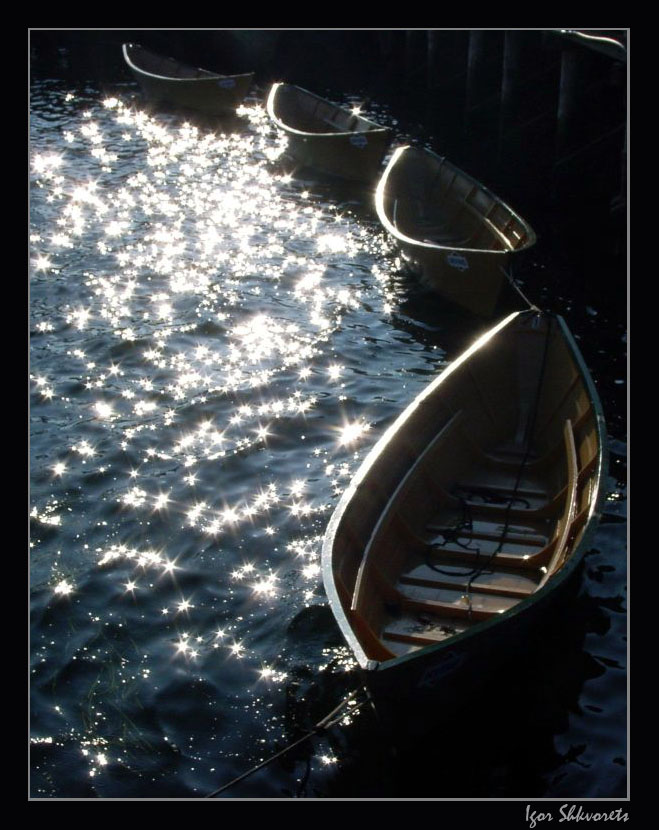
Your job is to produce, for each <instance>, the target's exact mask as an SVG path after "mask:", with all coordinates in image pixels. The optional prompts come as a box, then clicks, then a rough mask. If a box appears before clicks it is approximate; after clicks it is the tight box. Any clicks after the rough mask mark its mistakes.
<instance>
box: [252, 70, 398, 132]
mask: <svg viewBox="0 0 659 830" xmlns="http://www.w3.org/2000/svg"><path fill="white" fill-rule="evenodd" d="M280 87H284V88H287V89H292V90H299V91H300V92H303V93H304V94H305V95H308V96H309V97H311V98H315V99H316V100H318V101H322V102H323V103H325V104H329V105H330V106H332V107H335V108H336V109H339V110H343V111H344V112H350V110H348V109H347V108H346V107H342V106H340V105H339V104H334V103H332V101H328V100H327V99H326V98H322V97H321V96H320V95H316V94H315V93H314V92H310V91H309V90H308V89H303V88H302V87H301V86H296V85H295V84H287V83H285V82H284V81H276V82H275V83H274V84H273V85H272V86H271V88H270V92H269V93H268V97H267V99H266V105H265V108H266V112H267V113H268V115H269V116H270V118H271V119H272V120H273V121H274V123H275V124H276V125H277V126H278V127H279V128H280V129H282V130H284V132H286V133H290V134H291V135H296V136H303V137H304V138H346V137H352V136H355V135H364V136H367V135H383V134H387V133H390V132H391V129H390V128H389V127H383V126H382V125H381V124H378V123H377V122H376V121H371V119H370V118H366V117H365V116H363V115H358V116H357V118H358V119H360V120H361V121H362V122H363V123H366V124H369V125H371V126H372V127H373V129H368V130H363V131H357V130H345V131H344V130H341V131H338V132H337V131H336V130H335V131H333V132H326V133H310V132H306V131H305V130H298V129H297V128H296V127H291V126H290V124H287V123H286V122H285V121H282V120H281V118H280V117H279V116H278V115H277V114H276V113H275V110H274V106H275V98H276V95H277V91H278V90H279V88H280ZM353 114H354V113H353Z"/></svg>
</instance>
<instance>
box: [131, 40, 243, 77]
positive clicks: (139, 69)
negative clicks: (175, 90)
mask: <svg viewBox="0 0 659 830" xmlns="http://www.w3.org/2000/svg"><path fill="white" fill-rule="evenodd" d="M131 46H135V47H137V48H139V49H141V50H142V51H144V52H147V53H149V54H153V55H155V56H156V57H161V56H160V55H156V53H155V52H149V50H148V49H145V48H144V47H143V46H140V45H139V44H137V43H123V44H122V46H121V48H122V51H123V54H124V60H125V61H126V63H127V64H128V66H129V67H130V68H131V69H132V70H133V71H135V72H138V73H139V74H140V75H144V76H145V77H147V78H156V79H157V80H159V81H167V82H168V83H182V84H203V83H204V82H208V84H209V85H210V83H211V82H213V83H214V82H216V81H218V80H220V81H222V80H227V79H229V78H231V79H234V80H238V79H242V78H251V77H254V73H253V72H244V73H242V74H239V75H220V74H219V73H216V72H211V71H210V70H208V69H202V68H201V67H193V66H191V65H190V64H187V63H184V62H183V61H178V60H176V58H169V60H172V61H174V62H175V63H178V64H179V66H185V67H186V68H188V69H195V70H196V71H198V72H203V73H204V74H203V75H202V76H200V77H197V78H176V77H174V76H173V75H156V73H155V72H149V71H148V70H146V69H143V68H142V67H141V66H138V65H137V64H136V63H134V61H133V60H132V59H131V57H130V56H129V54H128V51H127V47H131Z"/></svg>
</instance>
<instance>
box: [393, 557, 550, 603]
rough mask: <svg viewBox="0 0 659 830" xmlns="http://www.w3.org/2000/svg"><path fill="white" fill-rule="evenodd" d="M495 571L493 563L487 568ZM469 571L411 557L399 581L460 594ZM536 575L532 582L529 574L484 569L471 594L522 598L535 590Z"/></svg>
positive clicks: (456, 566)
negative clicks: (454, 591) (456, 591)
mask: <svg viewBox="0 0 659 830" xmlns="http://www.w3.org/2000/svg"><path fill="white" fill-rule="evenodd" d="M494 567H496V561H495V563H493V564H492V565H491V568H494ZM472 576H473V570H472V569H469V568H465V567H464V566H462V567H461V566H460V565H456V564H455V563H453V564H451V563H443V562H440V561H439V560H435V559H434V558H433V560H432V561H431V562H430V561H429V562H425V561H423V560H422V558H421V557H420V556H414V557H411V558H410V560H409V561H408V562H407V564H406V567H405V569H404V570H403V572H402V573H401V575H400V581H401V582H402V583H404V584H408V585H426V586H428V587H438V588H454V589H456V590H464V589H465V588H466V587H467V583H468V581H469V579H470V577H472ZM539 580H540V574H539V573H538V577H537V578H534V577H533V576H532V575H531V574H530V573H528V572H527V573H519V572H515V571H513V570H510V569H497V570H491V569H490V568H488V569H487V570H486V571H484V572H483V573H481V574H478V576H477V577H476V578H475V579H474V580H473V581H472V583H471V589H472V591H476V592H480V593H490V594H501V595H502V596H513V597H519V598H524V597H527V596H529V595H530V594H532V593H534V591H535V590H536V589H537V587H538V582H539Z"/></svg>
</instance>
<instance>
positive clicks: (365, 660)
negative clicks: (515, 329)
mask: <svg viewBox="0 0 659 830" xmlns="http://www.w3.org/2000/svg"><path fill="white" fill-rule="evenodd" d="M538 313H540V314H545V313H547V312H538V311H537V310H529V311H516V312H513V313H512V314H510V315H508V317H505V318H504V319H503V320H501V321H500V322H499V323H498V324H497V325H496V326H494V327H493V328H491V329H489V330H488V331H487V332H485V333H484V334H482V335H481V336H480V337H479V338H477V340H475V341H474V343H472V345H471V346H469V347H468V348H467V349H466V350H465V351H464V352H463V353H462V354H461V355H459V356H458V357H457V358H456V359H455V360H454V361H453V362H452V363H451V364H449V366H447V367H446V368H445V369H444V370H443V371H442V372H441V373H440V374H439V375H438V377H437V378H435V380H433V381H432V382H431V383H430V384H428V385H427V386H426V387H425V388H424V389H423V390H422V391H421V392H420V393H419V395H417V396H416V398H414V400H413V401H412V402H411V403H410V404H408V406H407V407H406V408H405V409H404V410H403V412H402V413H401V414H400V415H399V416H398V417H397V418H396V420H395V421H394V422H393V424H391V426H390V427H389V428H388V429H387V430H386V431H385V433H384V434H383V435H382V437H381V438H380V439H378V441H377V442H376V444H375V445H374V446H373V447H372V449H371V450H370V451H369V452H368V454H367V455H366V457H365V459H364V460H363V462H362V463H361V465H360V467H359V469H358V470H357V472H356V473H355V475H354V477H353V479H352V480H351V482H350V484H349V485H348V487H347V488H346V490H345V491H344V493H343V494H342V496H341V499H340V500H339V502H338V504H337V506H336V508H335V510H334V512H333V514H332V516H331V518H330V521H329V523H328V526H327V530H326V533H325V537H324V540H323V546H322V552H321V570H322V575H323V584H324V586H325V592H326V594H327V597H328V600H329V603H330V607H331V609H332V611H333V613H334V617H335V619H336V621H337V623H338V625H339V628H340V630H341V632H342V634H343V636H344V638H345V639H346V641H347V643H348V645H349V647H350V649H351V651H352V653H353V655H354V657H355V658H356V659H357V662H358V664H359V666H360V668H361V669H362V670H364V671H366V672H368V673H370V672H374V671H378V672H382V671H388V670H390V669H395V668H397V667H399V666H401V665H403V664H404V663H407V662H408V661H410V660H417V659H418V658H419V656H420V654H421V653H423V655H424V657H426V656H432V655H435V654H437V653H438V652H441V651H450V650H451V649H453V648H455V646H456V645H459V644H461V643H462V642H464V641H468V640H469V638H471V637H474V636H478V635H480V634H481V633H483V632H485V631H488V630H489V629H490V628H491V627H492V626H493V625H498V624H500V623H501V622H502V621H503V620H510V619H513V618H515V617H516V616H517V615H519V614H521V613H524V612H525V611H526V610H528V609H529V608H531V607H532V606H534V605H536V604H537V603H539V602H541V601H542V599H543V598H545V597H548V596H549V595H550V594H552V593H554V592H555V591H557V590H558V589H559V588H560V586H561V585H562V584H564V583H565V582H566V581H567V580H568V579H569V578H570V577H571V575H572V574H573V573H574V571H575V570H576V569H577V568H578V567H579V566H580V564H581V562H582V560H583V557H584V555H585V551H586V550H587V548H588V547H589V546H590V545H591V541H592V539H593V536H594V534H595V532H596V529H597V522H596V521H595V519H596V518H597V517H598V516H599V515H600V514H601V510H602V503H603V500H604V488H603V486H602V482H603V475H604V470H605V469H606V466H607V464H608V446H607V439H606V430H605V420H604V411H603V408H602V404H601V401H600V398H599V395H598V393H597V390H596V388H595V384H594V382H593V379H592V377H591V375H590V372H589V371H588V368H587V366H586V364H585V361H584V359H583V356H582V354H581V352H580V350H579V348H578V346H577V344H576V341H575V340H574V337H573V336H572V334H571V332H570V330H569V329H568V327H567V325H566V323H565V321H564V320H563V318H562V317H561V316H560V315H557V314H552V315H551V316H552V317H553V318H554V319H555V320H557V321H558V323H559V325H560V327H561V331H562V334H563V337H564V339H565V342H566V343H567V345H568V346H569V349H570V353H571V355H572V357H573V359H574V360H575V364H576V367H577V368H578V370H579V373H580V376H581V378H582V380H583V382H584V384H585V386H586V388H587V392H588V397H589V400H590V401H591V403H592V405H593V416H594V424H595V428H596V431H597V438H598V446H599V451H598V465H597V469H596V470H595V471H594V472H593V476H594V482H595V484H594V489H595V494H594V496H593V497H592V498H591V505H590V511H589V514H588V517H587V519H586V522H585V526H584V531H583V533H582V536H581V538H580V540H579V543H578V545H577V546H576V548H575V549H574V550H573V551H572V553H571V554H570V557H569V558H568V559H567V561H566V562H565V563H564V565H563V566H562V567H561V569H560V570H559V571H558V572H557V573H555V574H554V575H553V576H552V578H551V579H549V580H548V581H547V582H546V583H545V584H544V585H543V586H542V587H540V588H538V590H536V591H534V592H533V593H532V594H530V595H529V596H528V597H526V598H525V599H523V600H521V601H520V602H518V603H517V604H515V605H514V606H513V607H512V608H509V609H508V610H506V611H504V612H503V613H501V614H497V615H494V616H493V617H491V618H489V619H487V620H483V621H480V622H478V623H475V624H474V625H473V626H471V627H470V628H468V629H467V630H465V631H462V632H459V633H457V634H455V635H453V636H451V637H449V638H447V639H446V640H444V641H442V642H438V643H435V644H433V645H427V646H424V647H423V648H421V649H418V650H415V651H411V652H408V653H407V654H403V655H399V656H397V657H392V658H389V659H387V660H373V659H372V658H370V657H368V655H367V654H366V652H365V651H364V649H363V647H362V644H361V643H360V641H359V639H358V638H357V636H356V635H355V633H354V631H353V628H352V626H351V624H350V621H349V618H348V615H347V614H346V612H345V610H344V608H343V604H342V602H341V599H340V597H339V594H338V591H337V588H336V583H335V578H334V561H333V560H334V558H333V548H334V540H335V537H336V533H337V530H338V528H339V525H340V523H341V520H342V519H343V516H344V514H345V512H346V509H347V508H348V505H349V504H350V503H351V502H352V501H353V499H354V498H355V497H356V496H357V494H358V492H359V489H360V487H362V486H363V485H364V483H365V479H366V476H367V474H368V472H369V470H370V469H371V467H372V466H373V465H374V464H375V462H376V461H377V460H378V459H379V457H380V456H381V455H382V453H383V452H384V451H385V449H386V448H387V447H388V446H389V444H390V442H391V441H392V440H393V438H394V436H395V435H396V434H397V433H398V432H399V431H400V430H401V428H402V427H403V426H404V424H405V422H406V421H407V420H409V418H410V417H411V416H412V414H413V413H414V412H415V411H416V410H417V409H418V407H419V406H420V405H421V404H422V403H423V402H424V401H425V400H426V399H427V398H428V397H429V396H430V395H432V394H433V393H434V392H435V391H436V390H437V389H438V388H439V387H440V386H441V385H442V384H443V383H444V382H445V380H446V379H447V378H448V377H450V375H451V374H453V372H454V371H455V370H456V369H457V368H458V367H459V366H460V365H462V364H463V363H464V362H466V361H467V360H468V359H469V358H470V357H471V356H472V355H473V354H474V353H475V352H477V351H478V350H479V349H481V348H482V347H483V346H485V345H486V344H487V343H488V342H489V341H490V340H491V339H492V338H493V337H494V336H495V335H496V334H498V333H499V332H500V331H501V330H502V329H504V328H506V327H507V326H508V325H510V324H511V323H512V322H513V321H514V320H515V319H517V318H518V317H519V316H520V315H527V314H538Z"/></svg>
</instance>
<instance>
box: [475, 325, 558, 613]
mask: <svg viewBox="0 0 659 830" xmlns="http://www.w3.org/2000/svg"><path fill="white" fill-rule="evenodd" d="M539 313H540V314H542V313H543V312H539ZM551 322H552V318H551V316H550V317H549V323H548V325H547V332H546V334H545V342H544V347H543V351H542V363H541V365H540V374H539V376H538V385H537V388H536V392H535V399H534V402H533V411H532V413H531V418H530V419H529V425H528V428H527V432H526V449H525V451H524V457H523V458H522V461H521V463H520V465H519V469H518V470H517V477H516V479H515V486H514V487H513V492H512V494H511V496H510V498H509V499H508V504H507V505H506V515H505V521H504V525H503V531H502V533H501V538H500V540H499V544H498V545H497V547H496V548H495V549H494V551H493V552H492V553H491V554H490V555H489V557H488V558H487V561H486V562H485V563H484V564H483V565H482V567H481V568H480V569H479V570H478V573H476V574H474V575H473V576H470V577H469V579H468V581H467V587H466V589H465V592H466V594H467V596H468V595H469V591H470V589H471V583H472V582H473V581H474V579H477V578H478V577H479V576H480V575H481V574H482V573H484V572H485V569H486V568H487V567H488V565H489V564H490V563H491V562H492V561H493V560H494V558H495V556H496V555H497V554H498V553H500V552H501V549H502V548H503V545H504V543H505V541H506V535H507V533H508V527H509V525H510V511H511V510H512V506H513V503H514V502H515V501H516V496H517V489H518V488H519V485H520V483H521V481H522V473H523V472H524V467H525V466H526V462H527V461H528V458H529V455H530V453H531V443H532V438H533V433H534V432H535V422H536V419H537V417H538V408H539V406H540V392H541V390H542V381H543V379H544V376H545V371H546V368H547V354H548V352H549V337H550V334H551V328H552V326H551ZM470 607H471V603H470Z"/></svg>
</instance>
